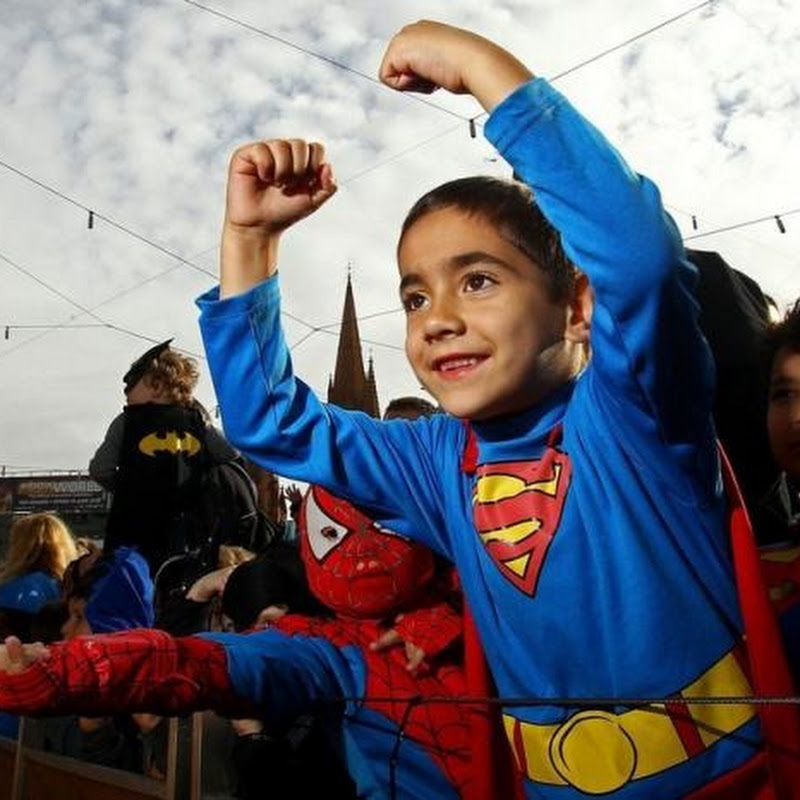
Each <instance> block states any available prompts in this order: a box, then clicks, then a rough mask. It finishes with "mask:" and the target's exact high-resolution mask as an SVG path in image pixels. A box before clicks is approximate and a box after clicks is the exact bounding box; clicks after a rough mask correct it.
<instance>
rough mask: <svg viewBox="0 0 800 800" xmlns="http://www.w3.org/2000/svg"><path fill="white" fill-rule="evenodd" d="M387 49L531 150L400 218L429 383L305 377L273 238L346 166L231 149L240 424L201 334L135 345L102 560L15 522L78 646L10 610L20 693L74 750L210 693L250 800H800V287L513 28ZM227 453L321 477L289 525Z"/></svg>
mask: <svg viewBox="0 0 800 800" xmlns="http://www.w3.org/2000/svg"><path fill="white" fill-rule="evenodd" d="M380 77H381V80H382V81H383V82H384V83H386V84H387V85H388V86H391V87H393V88H395V89H397V90H399V91H431V90H433V89H435V88H444V89H446V90H448V91H451V92H455V93H468V94H471V95H473V96H474V97H475V98H476V99H477V100H478V102H479V103H481V105H482V106H483V107H484V109H485V110H486V111H487V112H488V114H489V119H488V122H487V125H486V127H485V132H486V135H487V137H488V138H489V140H490V141H491V142H492V144H493V145H494V146H495V147H496V148H497V150H498V152H499V153H500V154H501V155H502V157H503V158H504V159H505V160H506V161H507V162H508V163H509V164H510V165H511V166H512V167H513V169H514V172H515V176H517V177H518V178H519V180H515V181H508V182H507V181H501V180H498V179H491V178H462V179H458V180H455V181H452V182H449V183H447V184H444V185H443V186H440V187H437V188H435V189H433V190H432V191H430V192H428V193H427V194H425V195H424V196H423V197H422V198H421V199H420V200H419V201H418V202H417V203H416V204H415V205H414V206H413V207H412V209H411V211H410V212H409V214H408V215H407V217H406V219H405V222H404V224H403V226H402V230H401V234H400V239H399V243H398V247H397V258H398V263H399V269H400V295H401V300H402V304H403V307H404V309H405V312H406V317H407V341H406V351H407V354H408V358H409V360H410V362H411V365H412V367H413V369H414V371H415V374H416V375H417V377H418V378H419V380H420V382H421V383H422V385H423V386H424V387H425V388H426V389H427V390H428V392H429V393H430V394H431V395H432V397H433V398H434V399H435V400H436V403H437V406H436V407H435V408H434V407H433V406H432V405H430V404H427V405H426V404H425V401H419V400H414V399H403V400H402V401H399V402H396V403H394V404H392V406H391V411H390V413H388V414H387V417H389V418H387V419H384V420H374V419H372V418H370V417H368V416H366V415H365V414H362V413H359V412H353V411H347V410H344V409H340V408H337V407H335V406H331V405H326V404H324V403H322V402H320V401H319V400H318V399H317V398H316V397H315V396H314V395H313V393H312V392H311V391H310V390H309V389H308V387H307V386H306V385H305V384H303V383H302V382H301V381H299V380H297V379H296V378H295V376H294V375H293V373H292V368H291V359H290V357H289V353H288V349H287V346H286V343H285V340H284V337H283V333H282V331H281V327H280V313H279V311H280V297H279V291H278V283H277V281H278V277H277V266H278V256H279V244H280V240H281V238H282V236H283V235H284V233H285V232H286V231H287V230H288V229H289V228H291V227H293V226H294V225H295V224H296V223H298V222H300V221H301V220H302V219H303V218H305V217H307V216H308V215H310V214H312V213H315V212H316V211H317V210H318V209H319V208H320V207H321V206H322V205H323V204H324V203H326V202H328V201H329V200H330V199H331V198H332V197H333V196H334V194H335V192H336V181H335V178H334V174H333V169H332V167H331V165H330V164H329V163H328V162H327V160H326V158H325V151H324V148H323V146H322V145H321V144H319V143H315V142H306V141H305V140H302V139H277V140H275V139H273V140H266V141H258V142H254V143H252V144H249V145H244V146H243V147H240V148H239V149H237V150H236V151H235V153H234V154H233V156H232V158H231V162H230V169H229V176H228V192H227V205H226V216H225V221H224V227H223V243H222V264H221V278H220V286H219V287H218V288H216V289H214V290H212V291H210V292H209V293H207V294H206V295H204V296H202V297H201V298H200V299H199V301H198V304H199V306H200V309H201V319H200V324H201V330H202V332H203V337H204V343H205V348H206V353H207V355H208V360H209V366H210V369H211V373H212V377H213V379H214V384H215V389H216V393H217V397H218V399H219V402H220V407H221V411H222V419H223V423H224V429H225V434H226V437H227V439H228V440H229V441H230V442H232V444H233V446H231V445H229V444H228V443H227V442H226V441H225V440H224V439H222V437H221V436H219V434H217V433H216V432H214V429H213V427H212V426H210V425H209V421H208V419H207V417H206V418H204V416H203V414H202V412H201V411H200V410H199V409H198V407H197V404H196V402H195V401H194V399H193V397H192V392H193V388H194V385H195V383H196V380H197V374H196V369H194V371H193V367H192V365H191V363H189V361H188V360H187V359H186V357H184V356H181V355H180V354H178V353H176V352H174V351H173V350H172V348H171V347H170V346H169V343H168V342H167V343H164V344H162V345H159V346H157V347H156V348H153V349H152V350H150V351H148V353H146V354H145V355H144V356H143V357H142V358H141V359H139V360H137V362H135V363H134V365H133V366H132V367H131V370H130V371H129V372H128V373H127V374H126V376H125V379H124V383H125V392H126V398H127V404H126V407H125V411H124V413H123V414H122V415H121V416H120V417H119V418H118V419H117V420H115V421H114V422H113V423H112V426H111V428H110V429H109V432H108V434H107V436H106V439H105V441H104V442H103V445H102V446H101V448H100V450H98V453H97V455H96V456H95V459H94V460H93V462H92V474H93V475H95V476H96V477H97V479H98V480H100V481H101V482H103V483H104V485H106V486H108V487H109V488H111V489H112V490H113V492H114V506H113V508H112V513H111V521H110V523H109V531H108V535H107V538H106V543H105V548H104V551H103V552H102V553H100V554H97V553H93V554H90V555H85V556H83V557H82V558H80V559H78V560H74V559H75V556H76V554H77V553H76V551H75V545H74V544H71V543H70V546H71V547H72V548H73V549H72V550H71V551H68V553H67V555H66V556H65V555H64V554H63V553H61V554H60V555H58V556H56V554H55V550H56V549H57V547H59V546H60V547H62V548H63V547H65V545H64V543H63V541H62V540H61V539H58V537H57V536H56V534H55V533H54V532H53V533H51V534H49V536H48V537H46V536H45V535H44V533H36V535H34V533H33V532H34V531H37V532H38V531H40V530H41V531H44V530H45V526H44V519H42V520H37V519H32V518H27V519H22V520H20V521H18V522H17V523H16V524H15V530H14V531H12V537H11V548H10V551H9V555H8V557H7V559H6V562H5V566H4V567H3V571H2V572H0V600H2V602H3V603H8V602H9V600H10V599H14V598H16V601H15V602H17V603H18V605H16V606H14V605H13V603H11V604H9V605H7V608H8V609H9V613H10V612H12V611H18V612H22V613H30V612H31V611H36V608H34V605H36V604H39V600H40V599H41V602H42V603H44V602H47V601H48V600H51V599H52V598H53V597H54V596H55V595H57V594H58V593H59V591H62V592H63V593H62V595H61V600H60V602H61V604H62V607H63V608H66V609H67V610H68V613H69V619H68V620H65V621H64V622H62V626H61V635H62V637H63V638H64V639H68V641H64V642H56V641H55V639H57V638H59V637H58V636H51V637H49V638H45V637H44V636H40V637H32V636H31V630H32V629H31V628H29V629H27V630H25V631H22V628H19V629H12V628H10V627H9V628H7V630H6V632H7V633H12V634H15V635H11V636H9V637H8V638H7V639H6V644H5V645H4V646H0V709H2V710H4V711H6V712H11V713H42V712H46V713H50V714H62V715H69V718H70V719H71V720H74V722H73V723H71V724H72V725H73V728H72V729H75V728H76V727H77V730H78V731H79V733H80V734H81V736H82V737H83V739H82V744H81V745H80V746H79V748H78V750H80V751H81V752H82V753H83V754H84V755H85V752H86V751H87V750H94V751H99V750H103V748H100V747H93V745H92V743H91V742H89V737H91V735H93V734H97V731H101V734H97V738H102V741H103V743H104V745H108V744H109V743H112V744H113V747H111V748H106V749H105V750H104V752H107V751H108V750H109V749H114V747H116V748H117V749H116V750H114V752H122V751H124V752H125V753H126V754H129V753H130V752H131V747H133V748H134V750H135V747H136V746H140V745H141V742H142V735H143V734H145V735H147V734H150V733H151V732H152V731H154V730H157V728H158V726H159V725H160V724H162V718H163V717H164V716H165V715H170V714H183V713H187V712H189V711H193V710H196V709H205V708H208V709H213V710H215V711H217V712H219V714H221V715H223V716H225V717H226V718H229V719H231V720H232V723H231V728H230V735H231V736H232V737H233V742H234V751H233V752H234V753H235V758H234V760H235V763H236V766H237V771H236V774H237V780H236V781H235V782H236V783H237V786H236V787H234V788H233V789H232V791H236V792H239V796H241V797H245V798H248V800H249V799H250V798H256V797H271V796H279V797H283V796H286V797H288V796H294V797H303V796H308V797H312V796H316V795H317V794H321V793H323V792H325V793H326V794H327V795H328V796H332V797H342V798H347V797H366V798H389V797H392V798H407V799H408V800H411V798H432V797H435V798H451V797H452V798H458V797H461V798H475V799H476V800H477V798H494V797H496V798H501V797H502V798H505V797H522V796H526V797H530V798H546V799H547V800H555V799H556V798H558V800H577V799H578V798H586V797H589V796H604V797H609V798H611V797H613V798H619V800H631V798H643V797H647V798H652V800H655V799H656V798H664V799H665V800H674V798H679V797H680V798H694V799H695V800H701V799H702V800H724V799H725V798H742V800H793V798H799V797H800V713H798V708H797V705H796V704H795V703H793V702H789V703H787V702H780V703H777V702H776V703H771V702H769V700H770V699H772V700H774V699H775V698H776V697H779V698H784V699H785V698H793V697H795V698H796V685H797V684H796V681H797V680H798V679H800V301H798V303H796V304H795V305H794V306H793V307H792V308H791V309H790V310H789V311H788V313H787V314H786V316H785V317H784V318H783V320H782V321H780V322H777V323H771V322H770V321H769V314H768V303H767V301H766V299H765V298H764V297H763V295H761V293H760V290H759V289H758V287H757V286H756V285H755V284H754V283H753V282H752V281H751V280H750V279H748V278H747V277H746V276H744V275H742V274H741V273H737V272H736V271H735V270H732V269H730V267H728V265H727V264H725V262H724V260H722V259H721V258H720V257H719V256H718V255H716V254H710V253H703V252H699V251H690V252H688V253H687V252H686V251H685V250H684V248H683V245H682V242H681V240H680V237H679V235H678V232H677V229H676V227H675V225H674V224H673V222H672V221H671V220H670V218H669V216H668V215H667V214H666V213H665V211H664V209H663V207H662V205H661V202H660V197H659V192H658V190H657V188H656V187H655V185H654V184H653V183H652V182H651V181H649V180H648V179H647V178H645V177H643V176H641V175H638V174H636V173H635V172H634V171H633V170H632V169H630V168H629V167H628V166H627V164H626V163H625V162H624V160H623V159H622V157H621V156H620V155H619V153H617V152H616V151H615V150H614V149H613V147H611V145H610V144H609V143H608V142H607V141H606V140H605V138H604V137H603V136H602V134H600V133H599V132H598V131H597V130H596V129H595V128H594V127H593V126H592V125H591V124H590V123H589V122H587V121H586V120H585V119H584V118H583V117H582V116H581V115H580V114H579V113H578V112H577V111H576V110H575V109H574V108H573V107H572V106H571V105H570V103H569V102H568V101H567V100H566V99H565V98H564V97H563V96H562V95H560V94H559V93H557V92H556V91H555V90H554V89H553V88H552V87H551V86H550V85H549V84H548V83H547V82H546V81H544V80H542V79H540V78H536V77H535V76H534V75H533V74H532V73H531V72H530V71H529V70H528V68H527V67H526V66H524V65H523V64H522V63H521V62H520V61H519V60H517V59H516V58H515V57H514V56H513V55H511V54H510V53H508V52H506V51H505V50H503V49H502V48H500V47H498V46H497V45H496V44H494V43H492V42H489V41H487V40H486V39H484V38H482V37H480V36H478V35H477V34H474V33H471V32H468V31H465V30H462V29H459V28H454V27H451V26H447V25H442V24H439V23H434V22H420V23H416V24H414V25H411V26H407V27H406V28H404V29H403V30H402V31H400V32H399V33H398V34H397V35H396V36H395V37H394V38H393V39H392V41H391V42H390V43H389V45H388V48H387V51H386V54H385V56H384V60H383V63H382V65H381V69H380ZM698 300H699V306H698ZM740 335H742V336H744V344H742V343H741V342H740V341H739V340H738V339H737V337H738V336H740ZM709 345H710V347H709ZM176 387H177V388H176ZM745 419H746V420H747V424H741V423H742V420H745ZM720 442H721V446H720ZM234 448H237V449H234ZM239 452H241V453H242V454H244V455H245V456H246V457H247V458H248V459H250V460H252V461H254V462H255V463H258V464H260V465H262V466H264V467H265V468H267V469H269V470H271V471H273V472H274V473H276V474H278V475H281V476H283V477H284V478H285V479H286V480H287V481H295V480H297V481H304V482H306V483H307V484H309V489H308V491H307V493H306V494H305V497H304V498H303V499H302V501H301V499H300V497H299V496H298V493H297V491H296V490H294V489H290V490H289V492H288V498H289V499H290V500H291V502H292V507H293V512H294V513H293V515H292V516H293V517H294V519H293V522H294V523H296V526H294V525H285V524H284V525H282V526H280V527H279V526H277V525H272V526H270V525H267V524H266V523H265V522H264V521H263V520H262V519H261V518H260V517H259V515H258V514H257V513H256V514H255V515H253V513H252V510H251V509H250V510H248V509H245V510H244V511H242V509H241V508H240V507H239V506H235V504H232V505H234V506H235V507H236V510H235V511H234V512H232V513H230V514H227V513H226V514H225V515H224V517H220V514H219V509H220V508H221V507H222V506H223V502H222V499H221V498H222V496H223V495H222V494H220V493H217V494H212V491H214V490H217V489H219V486H220V485H221V479H220V476H219V472H218V471H217V472H216V473H214V470H215V469H216V468H217V467H219V465H220V464H230V463H236V460H237V459H238V457H239V456H238V453H239ZM726 452H727V453H728V455H729V456H730V461H731V462H732V464H733V468H732V469H730V468H728V467H727V466H725V465H726V464H727V463H728V459H727V457H726V455H725V453H726ZM209 474H216V478H215V482H214V483H213V484H212V483H210V482H209V480H208V475H209ZM737 477H738V478H739V480H740V483H741V491H740V490H739V489H738V488H737V485H736V478H737ZM723 478H724V479H725V481H724V488H723ZM151 482H152V483H151ZM148 492H152V493H153V494H154V496H156V497H157V498H158V502H156V503H150V502H149V500H150V496H149V494H148ZM209 496H211V497H212V498H213V501H212V502H210V503H209V499H208V498H209ZM143 497H148V503H147V504H145V503H143V502H142V498H143ZM744 508H746V509H747V511H749V516H750V518H752V520H753V523H754V526H753V528H751V527H749V524H748V521H747V519H748V517H747V515H746V514H745V513H744V512H743V509H744ZM44 516H45V517H46V519H47V524H48V526H50V527H51V528H52V530H53V531H56V530H61V528H63V526H61V528H59V527H58V526H59V525H60V523H58V524H57V520H56V518H54V517H52V516H51V515H44ZM243 520H244V521H243ZM23 525H24V526H26V528H25V530H26V531H27V532H26V533H25V534H24V535H23V534H22V533H18V531H17V527H16V526H23ZM243 530H246V531H247V532H246V533H242V531H243ZM295 533H296V535H295ZM282 534H283V535H282ZM61 538H62V539H63V538H64V537H61ZM66 538H67V539H69V537H68V536H67V537H66ZM57 540H58V541H60V542H61V544H60V545H59V544H56V541H57ZM231 545H232V546H236V547H245V550H246V553H245V554H244V555H245V557H242V553H243V552H244V551H238V552H239V557H237V560H238V561H241V563H237V564H227V565H222V564H221V563H220V549H221V548H222V547H224V546H231ZM27 546H30V547H31V548H36V552H31V554H30V555H24V554H23V552H22V551H23V550H24V549H25V547H27ZM47 548H51V549H52V551H53V552H50V551H48V552H47V553H45V550H46V549H47ZM65 552H66V551H65ZM70 561H72V563H73V565H74V568H70V567H68V563H69V562H70ZM89 562H91V563H89ZM82 563H83V565H84V567H85V570H84V568H81V567H80V565H81V564H82ZM65 570H66V575H67V578H65ZM70 573H74V574H72V575H70ZM61 581H63V586H62V587H61V588H59V584H60V582H61ZM159 583H162V584H163V585H162V586H160V585H159ZM112 587H113V588H112ZM123 587H125V588H124V589H123ZM123 597H126V598H127V600H125V601H122V599H121V598H123ZM770 603H771V605H770ZM25 604H27V605H25ZM209 609H216V611H217V612H218V614H217V615H215V614H209ZM3 619H4V620H5V624H6V625H8V626H11V625H12V624H15V620H14V619H13V617H12V616H7V617H4V618H3ZM212 619H217V620H218V621H217V622H210V620H212ZM219 620H225V621H224V622H222V621H219ZM17 622H18V621H17ZM109 631H123V633H117V634H115V635H113V636H106V635H103V634H105V633H107V632H109ZM124 631H127V633H125V632H124ZM20 632H22V635H20ZM34 638H40V639H41V640H42V643H40V644H35V643H31V642H33V640H34ZM495 698H496V699H497V702H495ZM754 698H757V699H754ZM120 716H122V717H123V718H124V722H121V721H120ZM109 730H111V731H112V732H113V735H112V734H109ZM130 730H133V731H134V736H133V737H130V736H129V735H128V733H129V731H130ZM503 732H504V733H505V737H504V736H503ZM126 737H127V738H126ZM120 742H122V744H120ZM131 742H132V744H131V745H130V747H129V744H130V743H131ZM126 757H128V756H127V755H126ZM136 758H138V759H139V762H138V763H142V760H141V757H140V756H138V755H137V756H136ZM145 761H147V759H145ZM152 762H153V758H152V757H151V758H150V764H151V765H152ZM310 764H314V767H313V768H311V767H310V766H309V765H310ZM265 765H269V769H268V775H269V778H267V777H266V776H265V774H264V769H265Z"/></svg>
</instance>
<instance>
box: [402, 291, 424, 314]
mask: <svg viewBox="0 0 800 800" xmlns="http://www.w3.org/2000/svg"><path fill="white" fill-rule="evenodd" d="M423 305H425V296H424V295H422V294H419V293H417V292H414V293H412V294H407V295H406V296H405V297H404V298H403V308H404V309H405V310H406V313H408V312H410V311H418V310H419V309H420V308H422V306H423Z"/></svg>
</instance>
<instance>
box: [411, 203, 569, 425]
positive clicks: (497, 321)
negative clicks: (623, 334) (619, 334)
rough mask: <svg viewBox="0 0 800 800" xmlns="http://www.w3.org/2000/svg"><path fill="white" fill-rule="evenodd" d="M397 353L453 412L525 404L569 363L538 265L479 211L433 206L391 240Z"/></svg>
mask: <svg viewBox="0 0 800 800" xmlns="http://www.w3.org/2000/svg"><path fill="white" fill-rule="evenodd" d="M398 261H399V265H400V277H401V280H400V297H401V300H402V303H403V306H404V308H405V310H406V323H407V324H406V353H407V355H408V359H409V361H410V363H411V366H412V368H413V370H414V372H415V373H416V375H417V377H418V378H419V380H420V381H421V382H422V384H423V385H424V386H425V388H426V389H427V390H428V391H429V392H430V393H431V394H432V395H433V396H434V397H435V398H436V400H437V401H438V402H439V403H440V404H441V406H442V407H443V408H444V409H445V410H446V411H448V412H450V413H451V414H453V415H455V416H457V417H464V418H467V419H474V420H486V419H490V418H492V417H496V416H498V415H500V414H509V413H515V412H520V411H524V410H526V409H528V408H531V407H532V406H533V405H535V404H536V403H538V402H539V401H540V400H542V399H543V398H544V397H545V396H546V395H548V394H549V393H550V392H552V391H553V390H555V389H556V388H558V386H561V385H562V384H563V383H564V382H566V381H567V380H569V379H570V378H571V377H572V376H573V375H574V374H575V372H576V358H575V356H576V345H577V344H578V343H579V342H580V341H585V335H583V334H581V335H579V336H578V338H576V334H574V333H573V332H572V329H571V327H570V325H569V324H568V319H569V317H570V306H569V304H568V303H567V302H566V301H555V300H553V299H552V297H551V294H550V291H549V287H548V280H547V276H546V275H545V273H544V272H543V271H542V270H541V269H540V268H539V267H538V266H537V265H536V264H534V263H533V262H532V261H531V260H530V259H529V258H528V257H527V256H526V255H525V254H524V253H523V252H522V251H521V250H519V249H517V248H516V247H515V246H514V245H512V244H511V243H510V242H509V241H507V240H506V239H505V238H504V237H503V236H502V235H501V234H500V232H499V231H498V230H497V229H496V228H495V227H494V225H492V224H491V223H489V222H488V221H486V220H485V219H484V218H482V217H481V216H479V215H468V214H466V213H464V212H463V211H461V210H460V209H458V208H454V207H448V208H443V209H439V210H436V211H432V212H430V213H429V214H426V215H425V216H423V217H421V218H420V219H418V220H417V221H416V222H415V223H414V224H413V225H412V226H411V228H410V229H409V230H408V231H407V232H406V234H405V236H404V237H403V239H402V240H401V242H400V246H399V248H398Z"/></svg>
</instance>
